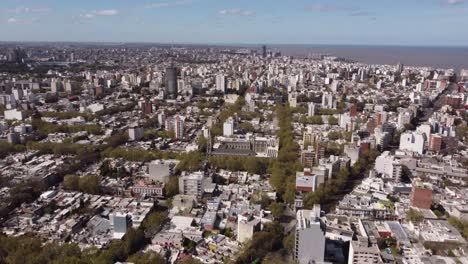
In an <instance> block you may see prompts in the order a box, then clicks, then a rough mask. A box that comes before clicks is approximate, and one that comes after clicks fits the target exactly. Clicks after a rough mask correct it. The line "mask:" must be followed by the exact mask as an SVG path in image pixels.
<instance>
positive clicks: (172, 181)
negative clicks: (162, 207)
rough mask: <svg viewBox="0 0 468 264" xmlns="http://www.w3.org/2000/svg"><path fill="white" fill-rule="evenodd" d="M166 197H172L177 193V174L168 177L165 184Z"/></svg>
mask: <svg viewBox="0 0 468 264" xmlns="http://www.w3.org/2000/svg"><path fill="white" fill-rule="evenodd" d="M165 191H166V197H173V196H175V195H177V194H178V193H179V178H178V177H177V176H171V177H169V181H168V182H167V183H166V186H165Z"/></svg>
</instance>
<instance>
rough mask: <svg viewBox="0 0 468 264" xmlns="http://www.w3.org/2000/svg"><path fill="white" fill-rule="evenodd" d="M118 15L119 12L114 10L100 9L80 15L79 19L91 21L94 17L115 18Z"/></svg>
mask: <svg viewBox="0 0 468 264" xmlns="http://www.w3.org/2000/svg"><path fill="white" fill-rule="evenodd" d="M118 14H119V11H118V10H116V9H102V10H94V11H91V12H89V13H86V14H80V17H81V18H86V19H91V18H94V17H96V16H116V15H118Z"/></svg>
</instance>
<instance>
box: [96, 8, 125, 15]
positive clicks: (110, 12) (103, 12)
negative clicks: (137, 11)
mask: <svg viewBox="0 0 468 264" xmlns="http://www.w3.org/2000/svg"><path fill="white" fill-rule="evenodd" d="M93 14H95V15H96V16H115V15H118V14H119V11H117V10H116V9H104V10H95V11H93Z"/></svg>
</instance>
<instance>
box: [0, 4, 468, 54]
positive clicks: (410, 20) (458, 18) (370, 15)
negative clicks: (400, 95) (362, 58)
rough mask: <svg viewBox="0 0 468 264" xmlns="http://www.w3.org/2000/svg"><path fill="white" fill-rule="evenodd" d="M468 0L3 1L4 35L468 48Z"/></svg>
mask: <svg viewBox="0 0 468 264" xmlns="http://www.w3.org/2000/svg"><path fill="white" fill-rule="evenodd" d="M467 17H468V4H467V3H466V1H464V0H406V1H404V0H382V1H372V0H356V1H352V0H341V1H340V0H321V1H306V0H290V1H271V0H162V1H151V0H146V1H145V0H134V1H130V0H100V1H91V0H81V1H79V2H78V1H63V0H29V1H28V0H2V3H0V36H1V37H0V40H3V41H31V40H33V41H98V42H102V41H104V42H105V41H107V42H161V43H220V44H222V43H246V44H248V43H269V44H276V43H284V44H338V45H343V44H367V45H425V46H468V36H467V35H466V32H465V31H466V28H468V20H467V19H466V18H467Z"/></svg>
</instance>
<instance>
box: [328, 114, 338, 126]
mask: <svg viewBox="0 0 468 264" xmlns="http://www.w3.org/2000/svg"><path fill="white" fill-rule="evenodd" d="M328 124H329V125H332V126H337V125H338V119H337V118H336V117H334V116H330V117H329V118H328Z"/></svg>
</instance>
